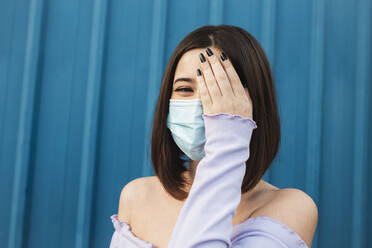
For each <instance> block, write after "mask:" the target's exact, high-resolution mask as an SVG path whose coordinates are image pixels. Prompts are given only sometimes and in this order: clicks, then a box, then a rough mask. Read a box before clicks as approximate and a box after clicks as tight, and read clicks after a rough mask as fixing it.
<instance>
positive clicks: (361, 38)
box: [350, 1, 372, 247]
mask: <svg viewBox="0 0 372 248" xmlns="http://www.w3.org/2000/svg"><path fill="white" fill-rule="evenodd" d="M357 4H358V6H357V8H356V13H358V15H357V20H356V24H355V25H356V28H357V38H356V42H357V43H356V44H357V46H356V49H357V51H356V61H357V63H356V67H355V74H356V79H355V108H354V109H355V112H354V114H355V116H354V121H355V130H354V163H353V166H352V168H353V173H354V174H353V195H352V198H353V200H352V216H351V220H352V222H351V225H352V226H351V228H350V229H351V247H367V244H366V240H367V237H366V232H365V219H364V218H365V216H366V214H367V212H366V211H367V210H366V195H367V178H366V175H367V163H368V152H367V149H368V140H367V139H368V136H367V135H366V134H367V133H368V132H367V125H368V124H367V122H368V85H367V84H368V70H369V68H368V66H369V65H368V59H369V56H370V52H371V51H369V50H368V48H369V45H370V44H371V42H372V41H371V40H370V39H369V37H370V36H369V32H370V31H369V30H370V28H371V26H370V24H371V23H370V20H369V16H370V13H371V10H372V5H371V4H370V1H359V2H357ZM368 24H369V25H368Z"/></svg>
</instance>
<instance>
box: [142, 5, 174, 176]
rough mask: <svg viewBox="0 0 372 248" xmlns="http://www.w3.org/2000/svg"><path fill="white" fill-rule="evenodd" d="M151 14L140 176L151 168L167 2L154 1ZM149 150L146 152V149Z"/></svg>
mask: <svg viewBox="0 0 372 248" xmlns="http://www.w3.org/2000/svg"><path fill="white" fill-rule="evenodd" d="M153 3H154V6H153V14H152V19H153V20H152V27H151V29H152V33H151V48H150V63H149V65H150V72H149V78H148V87H147V105H146V122H145V137H144V139H145V142H144V144H145V145H144V149H145V152H144V154H145V159H144V164H143V166H142V176H146V175H149V174H150V172H151V166H149V163H148V162H149V159H148V157H147V156H148V155H150V148H151V146H150V140H151V123H152V119H153V110H154V106H155V105H156V99H157V96H158V92H159V85H158V82H159V81H161V79H162V70H163V61H164V53H165V44H166V41H165V35H166V29H167V8H168V0H155V1H154V2H153ZM147 148H148V149H149V150H146V149H147Z"/></svg>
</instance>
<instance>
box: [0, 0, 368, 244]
mask: <svg viewBox="0 0 372 248" xmlns="http://www.w3.org/2000/svg"><path fill="white" fill-rule="evenodd" d="M0 7H1V8H0V198H1V199H2V201H1V205H0V246H1V247H9V248H18V247H107V246H108V243H109V241H110V238H111V235H112V233H113V228H112V225H111V222H110V220H109V216H110V215H111V214H113V213H115V212H116V211H117V205H118V197H119V194H120V190H121V188H122V187H123V186H124V185H125V184H126V183H127V182H129V181H130V180H132V179H134V178H137V177H142V176H150V175H153V172H152V171H151V166H150V164H149V161H148V159H147V151H148V150H149V139H150V135H149V128H150V125H151V120H152V113H153V109H154V105H155V102H156V99H157V95H158V90H159V85H160V80H161V77H162V73H163V70H164V68H165V65H166V63H167V60H168V58H169V57H170V54H171V53H172V51H173V49H174V48H175V46H176V45H177V43H178V42H179V41H180V40H181V39H182V38H183V37H184V36H185V35H186V34H187V33H189V32H190V31H192V30H194V29H195V28H197V27H200V26H203V25H206V24H221V23H226V24H232V25H238V26H241V27H243V28H245V29H246V30H248V31H249V32H251V33H252V34H253V35H254V36H255V37H256V38H257V39H258V40H259V41H260V42H261V44H262V45H263V46H264V48H265V51H266V52H267V54H268V56H269V59H270V62H271V64H272V67H273V70H274V74H275V78H276V85H277V89H278V95H279V96H278V97H279V108H280V115H281V120H282V132H283V137H282V142H281V147H280V152H279V154H278V157H277V159H276V160H275V162H274V163H273V165H272V167H271V168H270V169H269V171H268V172H267V173H266V174H265V176H264V180H267V181H268V182H270V183H272V184H274V185H276V186H277V187H280V188H286V187H295V188H300V189H302V190H304V191H305V192H307V193H308V194H309V195H310V196H311V197H312V198H313V199H314V201H315V202H316V203H317V205H318V208H319V223H318V228H317V232H316V234H315V237H314V240H313V245H312V247H353V248H354V247H355V248H356V247H368V244H369V243H371V242H372V240H371V234H372V214H371V213H372V197H371V196H372V183H371V180H369V178H370V177H372V170H371V169H370V166H371V165H372V156H371V154H372V142H371V140H372V133H371V126H372V114H371V113H372V102H371V97H370V96H371V95H372V78H371V69H372V59H371V57H372V56H371V55H372V50H371V44H372V39H371V36H372V28H371V27H372V25H371V24H372V18H371V13H372V1H370V0H359V1H346V0H337V1H336V0H327V1H322V0H314V1H289V0H286V1H285V0H283V1H280V2H279V1H275V0H261V1H260V0H254V1H253V0H250V1H243V0H240V1H236V0H235V1H222V0H210V1H197V0H193V1H190V0H188V1H171V0H169V1H166V0H157V1H146V0H142V1H119V0H116V1H114V0H112V1H105V0H94V1H88V0H85V1H83V0H81V1H76V0H65V1H57V0H44V1H43V0H30V1H27V0H18V1H3V2H1V3H0Z"/></svg>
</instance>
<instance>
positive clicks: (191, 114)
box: [167, 99, 205, 161]
mask: <svg viewBox="0 0 372 248" xmlns="http://www.w3.org/2000/svg"><path fill="white" fill-rule="evenodd" d="M202 114H203V106H202V102H201V100H200V99H192V100H177V99H170V100H169V114H168V118H167V127H168V128H169V129H170V131H171V133H172V137H173V139H174V141H175V142H176V144H177V145H178V147H179V148H180V149H181V150H182V151H183V152H184V153H185V154H186V156H188V157H189V158H190V159H192V160H196V161H199V160H201V159H202V158H203V157H204V156H205V153H204V144H205V133H204V119H203V117H202Z"/></svg>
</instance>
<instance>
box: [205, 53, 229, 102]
mask: <svg viewBox="0 0 372 248" xmlns="http://www.w3.org/2000/svg"><path fill="white" fill-rule="evenodd" d="M207 54H208V60H209V64H210V65H211V67H212V71H213V74H214V77H215V79H216V81H217V84H218V86H219V88H220V90H221V93H222V96H225V97H228V98H230V97H233V96H234V93H233V90H232V87H231V84H230V80H229V78H228V76H227V73H226V71H225V68H223V66H222V65H221V62H220V59H219V58H217V57H216V56H215V55H214V54H213V52H212V50H211V49H210V48H209V47H208V48H207Z"/></svg>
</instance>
